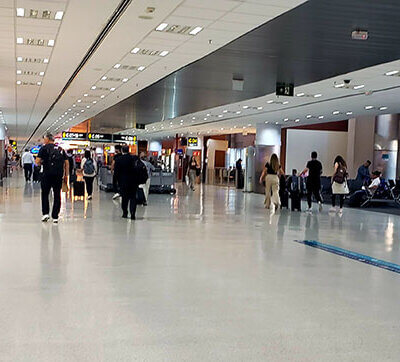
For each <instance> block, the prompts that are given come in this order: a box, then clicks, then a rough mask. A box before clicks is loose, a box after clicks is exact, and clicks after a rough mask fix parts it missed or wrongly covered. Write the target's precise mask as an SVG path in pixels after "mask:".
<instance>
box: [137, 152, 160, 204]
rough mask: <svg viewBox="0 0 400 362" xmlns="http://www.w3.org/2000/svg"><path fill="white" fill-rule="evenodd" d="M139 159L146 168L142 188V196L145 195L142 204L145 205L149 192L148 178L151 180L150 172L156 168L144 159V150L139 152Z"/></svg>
mask: <svg viewBox="0 0 400 362" xmlns="http://www.w3.org/2000/svg"><path fill="white" fill-rule="evenodd" d="M140 160H141V161H142V162H143V163H144V165H145V166H146V169H147V176H148V179H147V181H146V183H145V184H143V186H142V188H143V191H144V197H145V199H146V200H145V202H144V203H143V206H146V205H147V202H148V198H149V192H150V180H151V172H152V171H154V170H155V169H156V168H155V167H154V166H153V165H152V164H151V163H150V162H149V161H147V160H146V155H145V153H144V152H140Z"/></svg>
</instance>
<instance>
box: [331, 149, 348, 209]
mask: <svg viewBox="0 0 400 362" xmlns="http://www.w3.org/2000/svg"><path fill="white" fill-rule="evenodd" d="M334 165H335V172H334V174H333V176H332V208H331V210H330V211H331V212H336V211H337V210H336V195H338V196H339V210H338V213H339V215H342V213H343V203H344V196H345V195H347V194H348V193H349V187H348V185H347V164H346V161H345V160H344V159H343V157H342V156H336V158H335V161H334Z"/></svg>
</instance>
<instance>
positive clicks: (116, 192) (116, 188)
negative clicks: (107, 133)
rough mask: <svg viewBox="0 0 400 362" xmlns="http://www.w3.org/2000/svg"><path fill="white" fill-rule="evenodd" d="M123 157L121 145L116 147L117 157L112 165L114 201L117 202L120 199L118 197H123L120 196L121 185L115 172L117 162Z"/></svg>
mask: <svg viewBox="0 0 400 362" xmlns="http://www.w3.org/2000/svg"><path fill="white" fill-rule="evenodd" d="M121 156H122V153H121V145H116V146H115V155H114V157H113V160H112V163H111V172H113V189H114V196H113V200H116V199H118V197H120V196H121V195H120V190H119V185H118V179H117V178H116V177H115V172H114V168H115V162H116V161H117V160H118V158H119V157H121Z"/></svg>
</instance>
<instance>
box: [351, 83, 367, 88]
mask: <svg viewBox="0 0 400 362" xmlns="http://www.w3.org/2000/svg"><path fill="white" fill-rule="evenodd" d="M364 87H365V85H364V84H360V85H355V86H354V87H353V89H361V88H364Z"/></svg>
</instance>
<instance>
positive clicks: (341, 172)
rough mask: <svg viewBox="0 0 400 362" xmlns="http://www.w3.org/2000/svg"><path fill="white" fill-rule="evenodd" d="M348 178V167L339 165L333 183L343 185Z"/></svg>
mask: <svg viewBox="0 0 400 362" xmlns="http://www.w3.org/2000/svg"><path fill="white" fill-rule="evenodd" d="M346 178H347V170H346V167H343V166H342V165H339V167H338V168H337V170H336V172H335V174H334V175H333V182H336V183H338V184H343V183H344V182H345V181H346Z"/></svg>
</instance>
